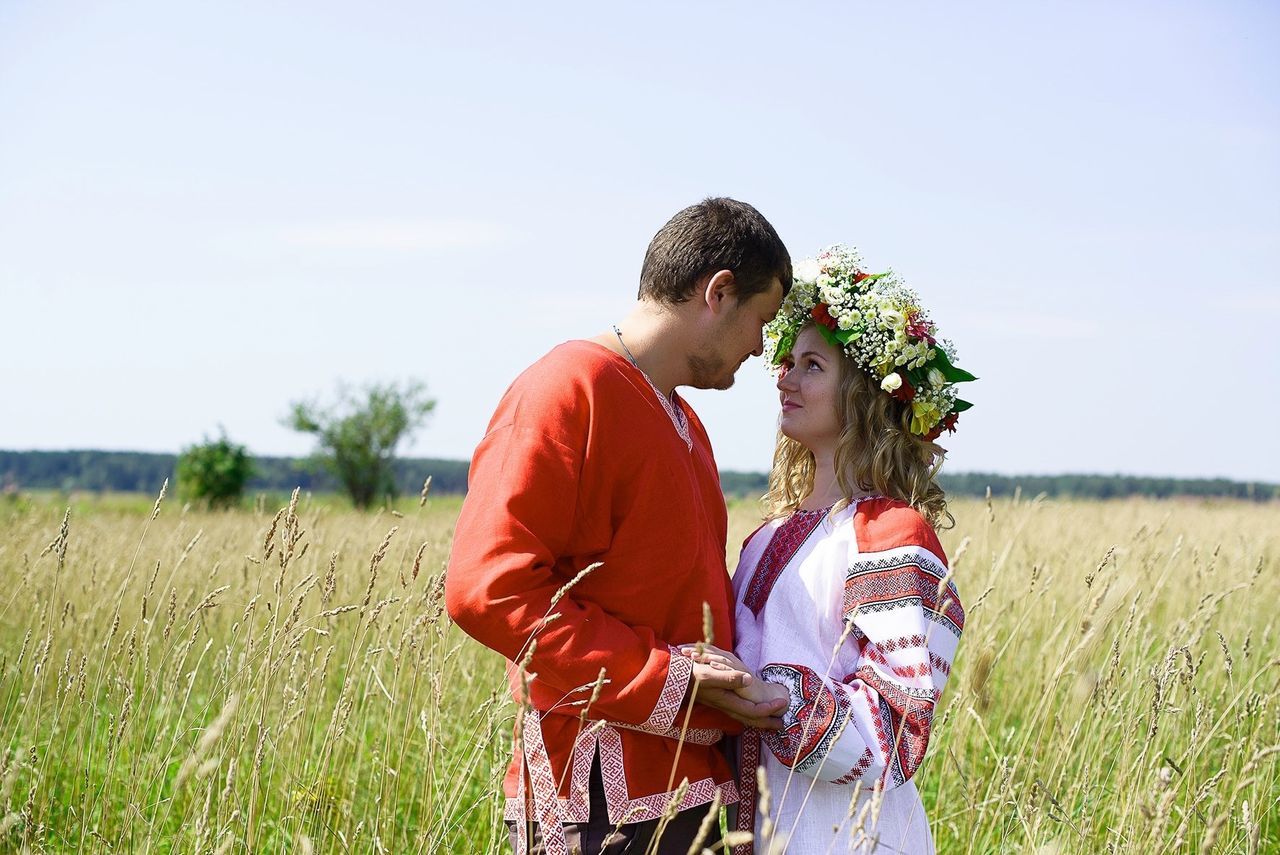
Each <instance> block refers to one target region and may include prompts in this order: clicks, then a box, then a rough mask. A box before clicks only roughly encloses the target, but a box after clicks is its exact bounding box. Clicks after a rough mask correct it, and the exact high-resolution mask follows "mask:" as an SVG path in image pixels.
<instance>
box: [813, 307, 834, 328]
mask: <svg viewBox="0 0 1280 855" xmlns="http://www.w3.org/2000/svg"><path fill="white" fill-rule="evenodd" d="M809 314H810V315H811V316H812V317H813V319H814V320H815V321H817V322H818V323H820V324H822V325H823V326H824V327H826V328H827V329H829V330H832V331H833V332H834V331H835V330H836V329H837V328H838V327H839V324H837V323H836V319H835V318H833V317H831V312H830V311H829V309H828V307H827V304H826V303H818V304H817V305H816V306H814V307H813V311H812V312H810V313H809Z"/></svg>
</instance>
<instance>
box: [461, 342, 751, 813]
mask: <svg viewBox="0 0 1280 855" xmlns="http://www.w3.org/2000/svg"><path fill="white" fill-rule="evenodd" d="M677 405H678V406H679V407H681V408H682V410H683V412H684V414H685V416H686V418H687V420H688V431H689V438H690V441H691V445H687V444H686V442H685V440H684V438H683V437H681V436H680V434H679V433H678V432H677V430H676V427H675V425H674V424H673V422H672V418H671V416H670V414H668V412H667V411H666V410H665V409H664V408H663V405H662V402H661V401H660V400H659V398H658V394H657V393H656V392H655V390H654V388H653V387H652V386H651V385H650V383H649V382H648V380H647V378H646V377H645V375H644V374H643V373H641V371H640V370H639V369H637V368H636V367H635V366H633V365H632V364H631V363H630V362H629V361H628V360H626V359H624V358H622V357H621V356H618V355H617V354H615V353H614V352H613V351H611V350H609V349H608V348H605V347H603V346H601V345H598V344H595V343H592V342H587V341H573V342H568V343H566V344H562V345H560V346H559V347H557V348H555V349H554V350H552V351H551V352H550V353H549V354H547V355H546V356H544V357H543V358H542V359H540V360H538V362H536V363H534V365H533V366H531V367H530V368H529V369H528V370H526V371H525V372H524V373H523V374H521V375H520V377H518V378H517V379H516V381H515V382H514V383H513V384H512V385H511V387H510V388H509V389H508V390H507V392H506V394H505V395H504V396H503V398H502V401H501V402H500V403H499V405H498V409H497V412H496V413H494V416H493V419H492V421H491V422H490V423H489V427H488V431H487V432H486V434H485V437H484V439H483V440H482V441H481V443H480V445H479V447H478V448H477V449H476V452H475V456H474V458H473V460H472V463H471V470H470V474H469V487H468V493H467V498H466V500H465V502H464V503H463V506H462V513H461V515H460V516H459V519H458V523H457V529H456V532H455V537H454V544H453V552H452V556H451V558H450V562H449V569H448V574H447V577H446V588H445V593H446V604H447V606H448V609H449V614H450V616H451V617H452V618H453V620H454V621H455V622H456V623H457V624H458V625H459V626H460V627H461V628H462V629H463V630H464V631H465V632H467V634H469V635H471V636H472V637H473V638H475V639H476V640H478V641H480V642H481V643H482V644H484V645H486V646H487V647H490V648H492V649H494V650H496V651H498V652H500V653H501V654H502V655H503V656H505V657H506V658H507V659H508V660H509V661H510V662H513V663H515V662H519V661H520V660H521V659H522V657H524V656H525V654H526V652H527V650H528V643H529V641H530V639H536V642H537V645H536V650H535V652H534V654H533V656H532V658H531V661H530V662H529V663H528V666H527V670H528V672H530V673H532V674H534V675H536V676H535V677H534V678H533V679H532V680H531V682H530V684H529V702H530V705H531V706H532V708H533V709H534V710H536V711H538V712H537V713H536V714H535V715H533V716H532V717H531V719H530V718H528V717H527V718H526V722H525V731H526V732H525V733H524V734H523V747H524V751H523V752H522V751H521V745H520V743H519V742H518V744H517V749H516V756H515V757H514V758H513V759H512V762H511V766H510V768H509V769H508V771H507V777H506V782H505V790H506V794H507V796H508V812H507V816H508V818H512V819H522V818H523V817H524V816H525V813H524V810H525V802H526V800H525V799H524V797H523V793H524V785H525V780H526V779H524V769H525V765H524V764H525V762H526V761H527V762H528V763H529V764H530V765H529V772H530V778H529V779H528V780H530V781H531V786H532V795H533V801H534V808H535V812H536V816H537V818H538V819H539V820H541V821H550V819H551V818H559V819H560V820H562V821H574V822H578V821H584V820H585V818H586V816H585V814H586V808H587V798H586V797H587V793H586V786H587V780H588V775H589V773H590V768H591V762H592V759H593V757H594V756H595V753H596V751H597V750H598V751H599V752H600V761H601V768H602V772H603V774H604V779H605V789H606V791H607V794H608V797H609V815H610V820H611V821H612V822H615V823H616V822H637V821H641V820H646V819H651V818H654V817H656V816H657V815H658V814H660V813H661V811H662V809H663V808H664V807H666V805H667V802H668V801H669V795H670V793H671V792H672V791H673V790H674V789H675V787H676V786H678V785H679V784H680V782H681V781H682V780H683V779H688V781H689V782H690V785H691V786H690V788H689V791H688V793H687V794H686V796H685V797H684V800H683V802H682V803H681V805H680V808H681V809H685V808H688V807H693V806H695V805H699V804H704V803H706V802H708V801H710V800H711V798H712V796H713V794H714V792H715V791H716V790H719V791H720V793H721V796H722V798H724V799H725V800H726V801H733V800H735V799H736V793H735V792H734V790H733V784H732V774H731V772H730V769H729V766H728V764H727V763H726V761H725V760H724V758H723V757H722V755H721V753H720V749H719V748H718V746H716V745H715V744H714V743H715V742H716V741H717V740H718V739H719V736H720V731H729V732H738V730H739V729H740V728H739V726H738V725H737V724H736V723H735V722H734V721H733V720H732V719H730V718H728V717H727V716H725V715H723V714H721V713H719V712H717V711H715V710H713V709H711V708H709V707H705V706H701V705H697V704H695V705H694V707H693V711H692V714H691V716H690V719H689V727H690V728H692V729H693V730H692V731H691V733H690V734H689V737H690V738H689V739H687V740H686V742H685V744H684V745H683V747H682V748H680V750H679V758H678V760H677V758H676V753H677V742H676V739H674V738H671V735H670V734H672V733H673V732H678V731H680V729H681V727H682V726H683V725H684V723H685V711H686V708H687V707H686V706H682V705H683V701H684V698H685V694H686V690H687V688H688V683H689V675H690V673H691V670H692V666H691V664H690V663H689V660H688V659H686V658H684V657H682V656H680V655H679V654H678V653H675V654H674V655H673V651H672V647H678V646H679V645H682V644H688V643H692V642H695V641H697V640H699V639H701V638H702V637H703V603H704V602H705V603H707V605H708V606H709V607H710V613H711V620H712V625H713V632H714V642H715V643H716V644H717V645H719V646H722V647H725V648H727V649H732V647H733V630H732V613H733V591H732V587H731V584H730V581H729V576H728V573H727V571H726V568H725V560H724V559H725V537H726V528H727V520H726V512H725V504H724V496H723V493H722V492H721V489H720V481H719V475H718V472H717V469H716V464H715V459H714V457H713V456H712V452H711V446H710V442H709V441H708V439H707V434H706V431H705V430H704V428H703V426H702V424H701V422H699V421H698V418H697V416H696V415H695V414H694V412H693V410H692V409H691V408H690V407H689V405H688V404H686V403H685V402H684V401H682V400H681V401H678V403H677ZM597 562H598V563H599V564H600V566H599V567H597V568H596V569H594V570H591V571H590V572H588V573H587V574H586V575H585V576H583V577H582V578H581V579H579V580H578V581H577V582H576V583H574V584H573V585H572V587H570V588H569V589H568V591H567V592H565V593H564V594H563V596H562V597H561V598H559V599H558V601H556V602H555V604H554V606H553V605H552V602H553V599H555V598H556V595H557V592H558V591H560V590H561V589H562V588H563V587H564V586H565V585H566V584H568V583H569V582H570V581H571V580H573V579H574V578H575V576H577V575H578V574H579V573H580V572H581V571H583V570H585V569H586V568H588V567H589V566H590V565H592V564H596V563H597ZM551 614H555V615H557V616H556V617H554V618H552V619H550V620H547V619H546V618H547V616H548V615H551ZM601 668H605V669H606V679H607V681H608V682H607V683H606V684H605V685H604V686H603V690H602V691H601V692H600V694H599V697H598V698H597V699H596V700H595V701H594V702H593V703H592V704H591V705H590V710H589V713H588V719H589V723H590V721H601V722H602V723H601V724H597V725H595V726H594V727H590V726H589V727H588V728H587V729H586V731H583V729H582V727H581V726H580V723H579V713H580V712H581V710H582V705H581V703H577V704H575V703H574V702H581V701H585V700H587V699H588V698H589V697H590V694H591V688H590V686H591V684H592V683H593V682H594V681H595V680H596V678H597V675H598V674H599V671H600V669H601ZM514 670H515V669H514V668H512V669H511V671H512V692H513V695H514V696H515V697H516V698H517V700H519V696H520V684H519V678H518V675H516V674H515V673H514ZM583 687H587V688H586V689H585V690H584V689H583ZM530 721H531V722H532V724H533V729H532V731H531V730H530ZM603 722H607V724H606V723H603ZM632 728H641V729H640V730H636V729H632ZM662 733H666V734H668V735H665V736H664V735H660V734H662ZM540 743H541V744H544V745H545V758H546V759H548V760H549V765H550V768H549V769H540V768H539V764H538V759H539V756H543V755H542V754H541V752H542V748H541V747H540ZM535 753H537V754H538V756H533V755H534V754H535ZM522 754H523V755H524V756H522ZM543 765H545V761H543ZM547 773H549V775H550V778H549V779H548V776H547ZM540 778H541V781H540ZM550 781H554V782H558V786H555V791H556V792H557V793H558V799H556V798H555V797H554V796H552V795H551V794H550V792H548V790H549V789H550V788H551V787H552V786H554V785H553V784H551V783H550ZM540 790H541V792H540ZM539 799H541V800H542V802H543V804H542V805H541V806H540V805H539ZM557 801H558V802H559V806H558V810H559V811H560V812H559V813H558V814H556V813H547V810H550V809H551V808H554V807H556V805H555V802H557ZM548 804H550V805H551V807H550V808H549V807H548V806H547V805H548Z"/></svg>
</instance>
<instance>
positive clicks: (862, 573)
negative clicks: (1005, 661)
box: [844, 549, 964, 636]
mask: <svg viewBox="0 0 1280 855" xmlns="http://www.w3.org/2000/svg"><path fill="white" fill-rule="evenodd" d="M918 552H919V550H915V549H908V550H894V551H893V552H892V553H876V555H875V557H872V558H859V559H858V560H856V561H855V562H854V563H853V565H852V566H851V567H850V568H849V575H848V576H847V577H846V579H845V583H844V613H845V618H846V619H849V618H851V617H853V616H854V615H855V614H856V613H857V612H864V613H865V612H880V611H887V610H890V609H895V608H908V607H911V606H919V607H920V608H923V609H925V611H926V615H927V616H928V617H929V618H930V619H931V620H934V621H937V622H938V623H940V624H941V625H942V626H945V627H947V628H948V629H950V630H951V632H952V633H954V634H955V635H956V636H959V635H960V633H961V631H962V630H963V629H964V609H962V608H961V607H960V597H959V595H958V594H957V593H956V590H955V586H954V585H952V584H951V583H950V582H948V583H947V587H946V589H945V591H944V595H943V597H941V598H939V596H938V584H939V581H940V579H941V577H942V574H944V573H945V572H946V568H945V567H942V568H941V572H940V573H939V572H937V569H936V568H932V567H926V565H925V561H924V559H922V558H921V557H920V555H918V554H911V553H918ZM897 553H906V554H897Z"/></svg>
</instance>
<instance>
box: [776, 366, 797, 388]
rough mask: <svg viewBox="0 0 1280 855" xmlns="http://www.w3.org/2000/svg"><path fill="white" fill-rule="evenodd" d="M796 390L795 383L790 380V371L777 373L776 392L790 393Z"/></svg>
mask: <svg viewBox="0 0 1280 855" xmlns="http://www.w3.org/2000/svg"><path fill="white" fill-rule="evenodd" d="M795 388H796V384H795V381H794V380H793V379H791V371H790V370H789V369H787V368H784V369H782V370H781V371H780V372H778V391H779V392H790V391H792V390H794V389H795Z"/></svg>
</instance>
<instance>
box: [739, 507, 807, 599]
mask: <svg viewBox="0 0 1280 855" xmlns="http://www.w3.org/2000/svg"><path fill="white" fill-rule="evenodd" d="M828 510H829V508H824V509H822V510H820V511H796V512H795V513H794V514H792V515H791V516H790V517H788V518H787V521H786V522H784V523H783V524H782V525H780V526H779V527H778V530H777V531H775V532H774V533H773V537H772V538H771V539H770V540H769V545H768V546H766V547H765V550H764V555H762V556H760V563H759V564H757V565H756V572H755V574H754V575H752V577H751V583H750V584H749V585H748V586H747V593H746V595H745V596H744V597H743V598H742V602H743V603H745V604H746V606H747V608H749V609H751V613H752V614H754V615H755V616H756V617H759V616H760V610H761V609H763V608H764V604H765V602H766V601H768V599H769V592H770V591H772V590H773V586H774V585H775V584H776V583H777V581H778V577H780V576H781V575H782V571H783V570H785V569H787V565H788V564H790V563H791V559H792V558H794V557H795V554H796V552H798V551H799V549H800V547H801V546H803V545H804V542H805V541H806V540H808V539H809V535H811V534H813V532H814V530H815V529H817V527H818V524H819V523H821V522H822V520H823V519H824V518H825V517H826V515H827V511H828Z"/></svg>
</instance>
